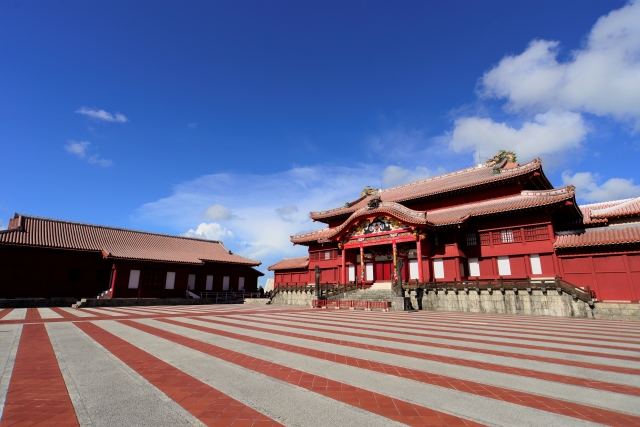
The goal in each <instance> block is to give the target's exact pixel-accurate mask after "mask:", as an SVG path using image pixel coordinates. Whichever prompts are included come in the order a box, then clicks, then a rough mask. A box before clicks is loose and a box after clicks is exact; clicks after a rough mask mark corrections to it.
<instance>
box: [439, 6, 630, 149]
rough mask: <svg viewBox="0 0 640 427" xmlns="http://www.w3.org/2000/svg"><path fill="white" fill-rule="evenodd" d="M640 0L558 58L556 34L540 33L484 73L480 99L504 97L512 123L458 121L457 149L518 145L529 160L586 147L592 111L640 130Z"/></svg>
mask: <svg viewBox="0 0 640 427" xmlns="http://www.w3.org/2000/svg"><path fill="white" fill-rule="evenodd" d="M638 22H640V1H639V2H631V3H629V4H627V5H626V6H624V7H622V8H621V9H618V10H614V11H612V12H611V13H609V14H608V15H605V16H603V17H601V18H600V19H598V21H597V22H596V23H595V25H594V26H593V28H592V29H591V31H590V33H589V34H588V36H587V37H586V41H585V43H584V46H583V47H582V48H581V49H578V50H576V51H573V52H571V53H570V55H569V58H568V59H567V60H564V61H562V60H559V57H558V54H559V52H560V49H561V45H560V43H559V42H557V41H549V40H533V41H532V42H531V43H530V44H529V46H528V47H527V48H526V49H525V50H524V51H523V52H522V53H520V54H518V55H512V56H505V57H504V58H503V59H502V60H501V61H500V62H499V63H498V64H497V65H496V66H495V67H493V68H492V69H490V70H489V71H487V72H486V73H485V74H484V75H483V76H482V77H481V79H480V81H479V84H478V88H477V92H478V96H479V97H480V99H481V100H486V99H498V100H505V101H506V102H505V104H504V110H505V112H506V113H507V120H508V123H501V122H496V121H494V120H492V119H491V118H487V117H479V116H471V117H469V116H467V117H459V118H458V119H457V120H455V123H454V128H453V130H452V131H451V132H449V133H448V134H447V138H448V141H449V147H450V148H451V149H452V150H454V151H456V152H470V151H474V150H475V151H476V152H477V151H480V152H482V153H483V154H484V155H485V156H486V155H493V153H495V152H496V151H497V150H499V149H511V150H513V151H515V152H516V153H517V154H518V156H519V157H520V158H521V159H522V160H530V159H531V158H533V157H536V156H540V155H545V154H546V155H548V154H553V153H562V152H566V151H568V150H572V149H576V148H578V147H580V145H581V143H582V142H583V141H584V140H585V139H586V137H587V134H588V131H589V126H588V125H587V123H586V121H585V117H586V116H585V115H586V114H593V115H596V116H602V117H609V118H612V119H614V120H616V121H618V122H619V123H622V124H623V125H624V126H630V127H631V128H632V129H633V132H637V131H640V25H638Z"/></svg>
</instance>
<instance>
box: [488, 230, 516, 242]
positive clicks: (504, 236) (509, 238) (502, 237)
mask: <svg viewBox="0 0 640 427" xmlns="http://www.w3.org/2000/svg"><path fill="white" fill-rule="evenodd" d="M492 234H493V244H494V245H499V244H501V243H518V242H522V233H521V232H520V229H519V228H506V229H504V230H498V231H494V232H493V233H492Z"/></svg>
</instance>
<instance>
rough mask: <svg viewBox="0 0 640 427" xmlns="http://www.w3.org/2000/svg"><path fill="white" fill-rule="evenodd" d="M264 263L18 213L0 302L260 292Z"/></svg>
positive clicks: (2, 266) (182, 242) (0, 275)
mask: <svg viewBox="0 0 640 427" xmlns="http://www.w3.org/2000/svg"><path fill="white" fill-rule="evenodd" d="M258 265H260V261H255V260H251V259H248V258H244V257H241V256H239V255H236V254H233V253H231V251H229V250H228V249H227V248H225V247H224V246H223V244H222V242H219V241H211V240H202V239H195V238H189V237H180V236H171V235H165V234H157V233H148V232H143V231H135V230H127V229H122V228H114V227H106V226H101V225H92V224H83V223H77V222H70V221H62V220H56V219H48V218H40V217H34V216H29V215H21V214H16V215H15V216H14V217H13V218H12V219H10V221H9V227H8V229H7V230H4V231H0V298H52V297H75V298H78V299H79V298H86V297H95V296H96V295H98V294H99V293H102V292H103V291H105V290H107V289H108V290H109V295H110V297H111V298H184V297H186V294H187V290H189V291H191V292H193V293H195V294H196V295H200V294H201V293H202V292H234V291H235V292H238V291H241V292H242V291H244V292H256V290H257V282H258V277H259V276H262V275H263V273H261V272H260V271H258V270H256V269H255V268H253V267H256V266H258Z"/></svg>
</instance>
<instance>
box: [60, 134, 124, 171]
mask: <svg viewBox="0 0 640 427" xmlns="http://www.w3.org/2000/svg"><path fill="white" fill-rule="evenodd" d="M90 147H91V143H90V142H89V141H80V142H77V141H72V140H70V141H68V142H67V144H65V146H64V149H65V150H67V151H68V152H69V153H71V154H73V155H75V156H78V157H79V158H81V159H84V158H86V159H87V162H89V163H91V164H92V165H98V166H102V167H105V168H106V167H109V166H111V165H113V162H112V161H111V160H107V159H101V158H100V156H98V155H97V154H94V155H92V156H90V157H87V150H88V149H89V148H90Z"/></svg>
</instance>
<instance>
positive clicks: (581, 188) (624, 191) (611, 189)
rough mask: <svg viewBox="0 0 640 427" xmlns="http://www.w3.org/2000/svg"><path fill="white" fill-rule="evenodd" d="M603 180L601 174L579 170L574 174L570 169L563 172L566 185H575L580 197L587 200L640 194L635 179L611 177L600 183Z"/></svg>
mask: <svg viewBox="0 0 640 427" xmlns="http://www.w3.org/2000/svg"><path fill="white" fill-rule="evenodd" d="M601 181H602V178H601V177H600V175H598V174H593V173H591V172H578V173H576V174H574V175H571V172H570V171H565V172H563V173H562V182H563V183H564V184H565V185H569V184H573V185H575V186H576V193H577V195H578V197H579V198H581V199H584V200H585V201H587V202H603V201H607V200H618V199H627V198H630V197H638V196H640V185H635V184H634V183H633V179H624V178H610V179H608V180H606V181H605V182H603V183H602V184H599V182H601Z"/></svg>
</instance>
